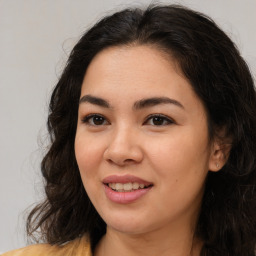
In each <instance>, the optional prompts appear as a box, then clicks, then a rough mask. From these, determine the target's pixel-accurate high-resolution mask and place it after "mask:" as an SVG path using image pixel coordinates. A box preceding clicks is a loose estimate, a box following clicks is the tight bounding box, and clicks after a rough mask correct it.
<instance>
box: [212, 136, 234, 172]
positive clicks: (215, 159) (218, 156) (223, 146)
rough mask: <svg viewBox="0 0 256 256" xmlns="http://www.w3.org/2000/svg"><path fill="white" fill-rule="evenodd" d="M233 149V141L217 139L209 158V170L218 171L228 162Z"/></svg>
mask: <svg viewBox="0 0 256 256" xmlns="http://www.w3.org/2000/svg"><path fill="white" fill-rule="evenodd" d="M230 150H231V142H230V141H226V142H224V141H223V140H220V139H215V140H214V141H213V143H212V149H211V155H210V159H209V171H212V172H218V171H219V170H221V168H222V167H223V166H224V165H225V164H226V162H227V160H228V157H229V154H230Z"/></svg>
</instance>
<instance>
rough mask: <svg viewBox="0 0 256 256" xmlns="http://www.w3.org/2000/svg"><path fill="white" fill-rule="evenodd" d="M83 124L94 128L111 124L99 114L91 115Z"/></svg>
mask: <svg viewBox="0 0 256 256" xmlns="http://www.w3.org/2000/svg"><path fill="white" fill-rule="evenodd" d="M82 122H83V123H85V124H88V125H92V126H100V125H108V124H109V122H108V121H107V120H106V118H105V117H103V116H102V115H98V114H91V115H88V116H86V117H84V118H83V119H82Z"/></svg>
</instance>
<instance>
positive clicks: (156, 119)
mask: <svg viewBox="0 0 256 256" xmlns="http://www.w3.org/2000/svg"><path fill="white" fill-rule="evenodd" d="M173 123H174V121H173V120H172V119H170V118H168V117H166V116H164V115H159V114H158V115H157V114H155V115H150V116H149V117H147V119H146V121H145V122H144V123H143V124H144V125H153V126H164V125H170V124H173Z"/></svg>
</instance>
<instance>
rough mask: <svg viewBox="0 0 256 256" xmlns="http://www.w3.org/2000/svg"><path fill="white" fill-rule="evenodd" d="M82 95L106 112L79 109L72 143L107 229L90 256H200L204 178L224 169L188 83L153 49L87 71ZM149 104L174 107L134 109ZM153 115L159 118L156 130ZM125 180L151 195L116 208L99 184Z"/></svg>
mask: <svg viewBox="0 0 256 256" xmlns="http://www.w3.org/2000/svg"><path fill="white" fill-rule="evenodd" d="M86 95H91V96H93V97H97V98H101V99H104V100H105V101H107V102H108V104H109V106H108V107H106V106H99V105H98V103H97V104H95V102H94V103H93V102H88V101H87V100H84V101H81V102H80V105H79V110H78V123H77V132H76V139H75V153H76V159H77V163H78V166H79V170H80V173H81V178H82V181H83V184H84V187H85V189H86V192H87V193H88V196H89V197H90V199H91V201H92V203H93V204H94V206H95V208H96V210H97V211H98V213H99V214H100V215H101V217H102V218H103V219H104V221H105V222H106V224H107V233H106V235H105V236H104V237H103V238H102V239H101V241H100V242H99V244H98V246H97V247H96V250H95V252H94V254H95V255H97V256H99V255H105V256H108V255H111V256H115V255H123V256H125V255H129V256H130V255H134V256H135V255H149V256H150V255H162V256H165V255H173V256H187V255H199V251H200V248H201V245H202V243H201V241H200V240H197V239H196V238H195V237H194V229H195V225H196V221H197V218H198V213H199V210H200V205H201V200H202V195H203V191H204V183H205V178H206V176H207V173H208V171H209V170H211V171H218V170H219V169H220V168H221V167H222V165H223V164H224V163H223V161H222V160H221V159H222V158H221V155H222V154H221V150H220V147H219V145H218V143H217V142H216V141H214V140H213V141H210V140H209V135H208V128H207V116H206V111H205V108H204V106H203V104H202V102H201V101H200V99H199V98H198V96H197V95H196V94H195V93H194V91H193V89H192V87H191V85H190V84H189V82H188V80H187V79H186V78H185V77H184V76H183V75H182V73H181V72H180V71H179V68H178V67H177V65H176V64H175V62H174V61H173V60H172V59H171V58H170V57H167V56H166V55H164V54H163V53H162V52H160V51H159V50H157V49H155V48H153V47H150V46H129V47H125V46H123V47H112V48H108V49H105V50H103V51H102V52H100V53H99V54H98V55H97V56H96V57H95V58H94V59H93V60H92V62H91V64H90V65H89V67H88V69H87V72H86V74H85V77H84V81H83V84H82V89H81V98H83V97H84V96H86ZM152 97H168V98H170V99H173V100H175V102H176V103H175V104H173V103H161V104H155V105H150V106H144V107H141V108H134V103H135V102H138V101H140V100H143V99H148V98H152ZM177 102H178V103H177ZM179 104H180V106H179ZM92 114H98V115H100V116H101V118H98V119H95V118H94V117H91V116H90V115H92ZM152 114H160V115H163V116H164V117H162V118H160V119H159V120H158V122H156V121H154V119H153V118H151V117H150V115H152ZM88 116H89V117H88ZM217 163H218V164H219V165H218V168H217ZM125 174H130V175H134V176H137V177H139V178H142V179H144V180H147V181H150V182H151V183H153V187H152V188H151V190H150V191H149V192H148V193H146V194H145V195H144V196H143V197H141V198H139V199H138V200H136V201H135V202H132V203H129V204H118V203H114V202H112V201H111V200H109V199H108V198H107V196H106V194H105V190H104V186H103V184H102V180H103V179H104V178H105V177H107V176H109V175H125Z"/></svg>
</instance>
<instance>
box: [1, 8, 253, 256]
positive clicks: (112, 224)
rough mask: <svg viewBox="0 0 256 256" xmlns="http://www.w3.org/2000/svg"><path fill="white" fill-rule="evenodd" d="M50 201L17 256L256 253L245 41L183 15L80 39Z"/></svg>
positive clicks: (68, 71) (122, 15)
mask: <svg viewBox="0 0 256 256" xmlns="http://www.w3.org/2000/svg"><path fill="white" fill-rule="evenodd" d="M48 129H49V134H50V136H51V142H52V144H51V147H50V148H49V151H48V153H47V154H46V156H45V157H44V159H43V161H42V174H43V176H44V178H45V182H46V183H45V184H46V185H45V191H46V200H45V201H44V202H43V203H42V204H40V205H38V206H37V207H36V208H35V209H34V210H33V211H32V212H31V213H30V215H29V218H28V223H27V228H28V234H29V235H33V234H35V233H36V231H39V234H40V239H41V240H42V241H44V242H46V244H43V245H42V244H41V245H33V246H29V247H26V248H24V249H20V250H18V251H13V252H9V253H7V254H4V255H6V256H7V255H96V256H101V255H105V256H108V255H113V256H114V255H124V256H125V255H134V256H135V255H142V254H143V255H162V256H165V255H176V256H178V255H179V256H188V255H193V256H199V255H204V256H206V255H207V256H213V255H232V256H238V255H239V256H253V255H255V245H256V241H255V237H256V236H255V233H256V232H255V231H256V217H255V216H256V214H255V213H256V207H255V206H256V201H255V179H256V156H255V152H256V148H255V147H256V132H255V131H256V98H255V89H254V84H253V80H252V76H251V74H250V72H249V70H248V67H247V65H246V63H245V61H244V60H243V59H242V57H241V56H240V54H239V52H238V50H237V49H236V47H235V46H234V44H233V43H232V41H231V40H230V39H229V38H228V37H227V36H226V35H225V34H224V32H223V31H221V30H220V29H219V28H218V27H217V25H216V24H215V23H214V22H213V21H212V20H211V19H210V18H208V17H206V16H204V15H203V14H200V13H197V12H194V11H192V10H189V9H187V8H184V7H181V6H175V5H171V6H151V7H149V8H148V9H147V10H140V9H126V10H123V11H121V12H118V13H115V14H113V15H111V16H109V17H105V18H104V19H102V20H101V21H100V22H99V23H97V24H96V25H95V26H94V27H93V28H91V29H90V30H89V31H88V32H86V33H85V35H84V36H83V37H82V38H81V39H80V41H79V42H78V43H77V45H76V46H75V47H74V49H73V51H72V52H71V55H70V57H69V60H68V63H67V66H66V68H65V70H64V72H63V74H62V76H61V78H60V80H59V82H58V83H57V85H56V87H55V89H54V91H53V94H52V97H51V102H50V114H49V119H48Z"/></svg>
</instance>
